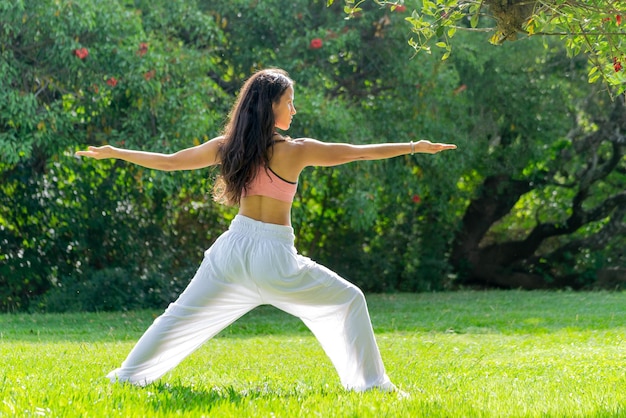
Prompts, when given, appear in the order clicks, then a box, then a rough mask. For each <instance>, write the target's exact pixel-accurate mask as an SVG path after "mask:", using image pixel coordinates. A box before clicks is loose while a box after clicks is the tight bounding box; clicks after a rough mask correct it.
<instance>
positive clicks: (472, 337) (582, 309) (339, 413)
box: [0, 291, 626, 418]
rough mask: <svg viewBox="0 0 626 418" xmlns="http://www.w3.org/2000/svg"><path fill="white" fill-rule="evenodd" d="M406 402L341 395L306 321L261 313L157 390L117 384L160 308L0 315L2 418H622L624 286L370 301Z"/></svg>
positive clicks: (230, 330) (373, 298) (392, 297)
mask: <svg viewBox="0 0 626 418" xmlns="http://www.w3.org/2000/svg"><path fill="white" fill-rule="evenodd" d="M368 299H369V306H370V312H371V316H372V323H373V325H374V329H375V331H376V333H377V340H378V345H379V347H380V349H381V354H382V356H383V359H384V361H385V366H386V369H387V372H388V374H389V376H390V378H391V379H392V380H393V381H394V382H395V383H396V384H398V385H399V386H400V387H401V388H402V389H403V390H405V391H407V392H409V393H410V395H411V397H410V398H408V399H398V398H397V397H396V396H395V395H394V394H381V393H378V392H376V391H372V392H367V393H363V394H357V393H350V392H346V391H345V390H343V388H342V387H341V385H340V384H339V379H338V378H337V375H336V373H335V371H334V369H333V367H332V365H331V363H330V361H329V360H328V358H327V357H326V356H325V354H324V352H323V351H322V349H321V347H320V346H319V344H318V343H317V341H316V340H315V338H314V337H313V336H312V335H311V333H310V332H309V331H308V330H307V329H306V327H304V325H303V324H302V322H300V321H299V320H298V319H297V318H294V317H290V316H288V315H286V314H285V313H283V312H280V311H278V310H277V309H274V308H271V307H263V308H260V309H257V310H255V311H253V312H251V313H250V314H248V315H246V316H245V317H243V318H242V319H241V320H239V321H238V322H236V323H235V324H233V325H232V326H231V327H229V328H228V329H227V330H225V331H224V332H223V333H222V334H220V335H218V336H217V337H216V338H214V339H212V340H210V341H209V342H207V343H206V344H205V345H204V346H203V347H201V348H200V349H199V350H198V351H196V352H195V353H194V354H192V355H191V356H189V357H188V358H187V359H186V360H185V361H184V362H182V363H181V364H180V365H179V366H178V367H176V368H175V369H174V370H172V372H170V373H168V374H166V375H165V376H164V379H163V381H162V382H159V383H157V384H154V385H151V386H149V387H147V388H136V387H132V386H128V385H111V384H109V382H108V380H106V379H105V378H104V375H105V374H106V373H108V372H109V371H110V370H111V369H113V368H114V367H118V366H119V362H120V361H122V360H123V359H124V357H125V356H126V355H127V354H128V351H129V350H130V349H131V347H132V345H133V344H134V343H135V341H136V340H137V338H138V337H139V336H140V335H141V333H142V332H143V331H144V330H145V329H146V327H148V325H149V324H150V323H151V322H152V320H153V318H154V314H157V313H158V312H156V311H131V312H127V313H122V314H120V313H115V314H110V313H103V312H100V313H93V314H92V313H89V314H85V313H70V314H45V315H42V314H30V315H26V314H11V315H6V314H5V315H0V356H1V357H2V359H3V367H2V368H0V382H3V384H2V385H0V397H1V398H2V402H0V415H2V416H15V417H27V416H51V417H68V418H70V417H85V416H90V417H101V416H106V417H115V416H120V417H146V416H150V417H170V416H181V417H201V416H219V417H241V416H246V417H267V416H277V417H310V416H325V417H345V416H358V417H373V418H377V417H381V416H387V417H421V416H428V417H458V416H467V417H511V416H515V417H563V416H567V417H619V416H624V415H625V413H626V411H625V410H624V404H625V402H626V394H625V393H624V390H623V388H624V384H625V383H626V377H625V374H624V363H623V358H624V355H623V344H622V341H623V336H624V332H625V331H626V329H625V328H624V323H625V320H626V312H625V311H624V309H623V306H624V303H625V302H626V294H624V293H623V292H611V293H608V292H584V293H583V292H580V293H574V292H518V291H507V292H501V291H499V292H448V293H421V294H394V295H372V296H370V297H369V298H368Z"/></svg>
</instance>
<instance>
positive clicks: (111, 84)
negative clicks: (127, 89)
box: [107, 77, 117, 87]
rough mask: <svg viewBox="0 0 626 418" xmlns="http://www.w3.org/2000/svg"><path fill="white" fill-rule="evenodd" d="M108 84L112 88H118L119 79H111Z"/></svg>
mask: <svg viewBox="0 0 626 418" xmlns="http://www.w3.org/2000/svg"><path fill="white" fill-rule="evenodd" d="M107 84H108V85H109V86H111V87H115V86H117V78H115V77H111V78H109V79H108V80H107Z"/></svg>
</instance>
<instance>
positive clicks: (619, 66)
mask: <svg viewBox="0 0 626 418" xmlns="http://www.w3.org/2000/svg"><path fill="white" fill-rule="evenodd" d="M622 68H624V67H623V66H622V63H621V62H620V61H619V60H618V59H617V57H613V69H614V70H615V72H616V73H617V72H620V71H622Z"/></svg>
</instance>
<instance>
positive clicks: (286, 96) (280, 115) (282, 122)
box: [272, 86, 296, 131]
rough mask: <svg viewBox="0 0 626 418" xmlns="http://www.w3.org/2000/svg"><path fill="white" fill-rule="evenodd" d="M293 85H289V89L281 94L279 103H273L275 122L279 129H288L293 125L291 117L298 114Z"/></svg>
mask: <svg viewBox="0 0 626 418" xmlns="http://www.w3.org/2000/svg"><path fill="white" fill-rule="evenodd" d="M293 100H294V97H293V86H289V87H287V90H285V92H284V93H283V95H282V96H280V100H279V101H278V103H273V104H272V110H273V111H274V123H275V125H276V127H277V128H278V129H281V130H283V131H286V130H287V129H289V126H290V125H291V119H292V118H293V115H295V114H296V108H295V106H294V104H293Z"/></svg>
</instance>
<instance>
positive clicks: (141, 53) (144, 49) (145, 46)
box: [137, 42, 148, 57]
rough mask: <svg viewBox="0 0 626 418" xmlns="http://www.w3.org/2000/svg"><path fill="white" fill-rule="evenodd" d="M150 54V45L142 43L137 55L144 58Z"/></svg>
mask: <svg viewBox="0 0 626 418" xmlns="http://www.w3.org/2000/svg"><path fill="white" fill-rule="evenodd" d="M147 52H148V44H147V43H145V42H141V43H140V44H139V49H138V50H137V55H139V56H140V57H143V56H144V55H146V53H147Z"/></svg>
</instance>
